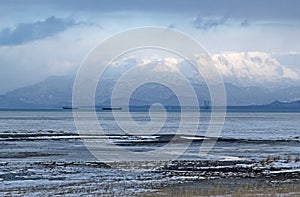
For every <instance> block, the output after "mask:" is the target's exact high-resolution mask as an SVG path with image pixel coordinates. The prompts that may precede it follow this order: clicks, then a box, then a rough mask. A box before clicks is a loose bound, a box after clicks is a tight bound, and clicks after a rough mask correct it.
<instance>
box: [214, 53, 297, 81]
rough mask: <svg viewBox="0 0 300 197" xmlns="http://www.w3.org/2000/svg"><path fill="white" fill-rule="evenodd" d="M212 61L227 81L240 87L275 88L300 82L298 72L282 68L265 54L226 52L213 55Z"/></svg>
mask: <svg viewBox="0 0 300 197" xmlns="http://www.w3.org/2000/svg"><path fill="white" fill-rule="evenodd" d="M212 59H213V61H214V62H215V65H216V66H217V68H218V69H219V71H220V72H221V74H222V75H223V77H224V78H225V81H226V80H227V81H229V82H232V83H235V84H237V85H240V86H251V85H264V86H273V85H278V83H286V82H288V81H291V80H300V73H299V72H298V71H297V70H292V69H290V68H287V67H284V66H282V65H281V64H280V63H279V62H278V61H277V60H276V59H275V58H273V57H272V56H271V55H270V54H267V53H263V52H239V53H235V52H226V53H221V54H213V55H212Z"/></svg>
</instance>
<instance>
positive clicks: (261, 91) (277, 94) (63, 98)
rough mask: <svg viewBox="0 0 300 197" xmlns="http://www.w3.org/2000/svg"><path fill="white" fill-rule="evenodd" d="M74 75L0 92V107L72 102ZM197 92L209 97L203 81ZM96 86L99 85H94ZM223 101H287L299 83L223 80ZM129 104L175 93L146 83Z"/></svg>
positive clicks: (168, 99) (298, 91)
mask: <svg viewBox="0 0 300 197" xmlns="http://www.w3.org/2000/svg"><path fill="white" fill-rule="evenodd" d="M73 81H74V78H73V77H70V76H52V77H49V78H47V79H45V80H44V81H41V82H40V83H37V84H35V85H31V86H28V87H24V88H19V89H16V90H14V91H11V92H8V93H6V94H3V95H0V108H62V107H63V106H71V105H72V88H73ZM112 85H113V83H112V82H111V81H106V82H105V81H104V82H103V83H102V85H101V86H104V87H106V88H103V89H101V90H98V91H97V92H96V101H95V103H96V105H102V106H103V105H105V106H108V105H110V91H111V86H112ZM193 86H194V88H195V91H196V92H197V93H198V98H199V103H200V104H203V103H204V100H209V91H208V89H207V86H206V85H205V84H201V83H197V84H193ZM98 89H99V88H98ZM225 89H226V94H227V105H231V106H233V105H234V106H244V105H264V104H269V103H271V102H273V101H275V100H279V101H285V102H291V101H296V100H298V99H299V98H300V88H299V87H288V88H281V89H278V90H269V89H266V88H262V87H254V86H252V87H247V88H242V87H238V86H236V85H233V84H230V83H225ZM130 102H131V103H130V104H131V105H137V106H139V105H149V104H153V103H162V104H164V105H170V106H174V105H175V106H176V105H178V100H177V98H176V96H175V95H174V94H173V93H172V91H169V90H167V89H165V88H164V87H162V86H159V85H157V84H149V85H148V86H147V87H144V88H141V89H140V90H139V91H136V92H135V93H134V94H132V97H131V100H130Z"/></svg>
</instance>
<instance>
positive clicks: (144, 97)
mask: <svg viewBox="0 0 300 197" xmlns="http://www.w3.org/2000/svg"><path fill="white" fill-rule="evenodd" d="M212 59H213V61H214V62H215V65H216V67H217V68H218V70H219V71H220V73H221V75H222V76H223V78H224V81H225V89H226V94H227V103H228V105H260V104H268V103H271V102H273V101H275V100H279V101H285V102H290V101H296V100H300V83H299V81H300V72H299V69H298V68H297V67H286V66H285V65H283V64H282V63H280V62H279V61H277V60H276V58H274V57H273V56H272V55H269V54H266V53H260V52H251V53H250V52H248V53H223V54H214V55H212ZM136 66H139V69H138V70H137V72H136V76H137V77H140V78H141V79H142V80H143V75H142V73H143V74H145V75H146V76H147V75H157V76H159V77H160V78H161V79H163V80H165V81H168V82H169V83H170V84H173V85H176V86H181V85H182V84H180V83H179V82H178V81H177V80H176V78H174V75H173V74H175V73H177V72H180V73H182V74H183V75H184V76H185V77H186V78H187V79H188V81H189V83H190V84H192V86H193V87H194V89H195V91H196V92H197V96H198V100H199V103H200V104H203V102H204V100H209V91H208V88H207V86H206V84H205V83H204V81H203V80H202V78H201V76H200V75H199V74H198V73H197V72H196V70H195V68H193V67H192V66H191V65H189V63H187V62H186V61H184V60H183V59H176V58H174V57H164V58H159V57H147V58H133V57H127V58H125V59H123V60H119V61H116V62H114V64H113V65H111V66H110V67H109V68H108V69H107V70H106V72H105V73H104V75H103V77H102V79H101V82H100V84H99V85H98V87H97V91H96V97H95V103H96V105H109V104H110V96H111V92H112V89H113V87H114V85H115V83H116V80H118V79H119V78H120V77H121V76H122V75H123V74H124V72H126V71H128V70H130V69H132V68H135V67H136ZM136 79H137V78H135V77H131V78H129V79H127V81H126V82H127V83H131V80H136ZM73 81H74V77H70V76H60V77H49V78H47V79H46V80H44V81H42V82H40V83H37V84H35V85H32V86H28V87H24V88H20V89H17V90H14V91H11V92H8V93H6V94H4V95H0V108H61V107H62V106H70V105H71V101H72V87H73ZM120 100H122V98H120ZM157 102H158V103H162V104H165V105H178V100H177V99H175V96H174V93H173V92H172V91H170V89H167V88H166V87H162V86H161V85H159V84H148V85H146V86H143V87H142V88H139V89H138V90H137V91H135V92H134V93H133V94H132V99H131V104H132V105H148V104H153V103H157Z"/></svg>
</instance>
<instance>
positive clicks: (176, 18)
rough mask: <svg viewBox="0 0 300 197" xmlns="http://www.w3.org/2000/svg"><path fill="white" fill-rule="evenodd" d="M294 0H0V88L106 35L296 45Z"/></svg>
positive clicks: (20, 82)
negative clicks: (170, 31) (168, 31)
mask: <svg viewBox="0 0 300 197" xmlns="http://www.w3.org/2000/svg"><path fill="white" fill-rule="evenodd" d="M299 9H300V1H298V0H281V1H279V0H252V1H248V0H245V1H243V0H228V1H225V0H207V1H201V0H186V1H183V0H181V1H178V0H165V1H164V0H152V1H151V0H148V1H143V0H127V1H121V0H120V1H114V0H107V1H96V0H95V1H86V0H79V1H76V0H43V1H40V0H18V1H17V0H1V1H0V94H1V93H4V92H7V91H10V90H12V89H15V88H18V87H22V86H26V85H30V84H33V83H36V82H38V81H40V80H43V79H44V78H46V77H48V76H51V75H68V74H72V73H75V72H76V69H77V68H78V66H79V65H80V63H81V61H82V60H83V58H84V57H85V56H86V55H87V54H88V52H89V51H91V50H92V49H93V48H94V47H95V46H97V44H99V42H101V41H102V40H103V39H105V38H107V37H109V36H111V35H113V34H115V33H118V32H120V31H124V30H126V29H130V28H134V27H141V26H162V27H169V28H174V29H178V30H180V31H183V32H184V33H186V34H188V35H190V36H191V37H193V38H194V39H196V40H197V41H198V42H199V43H200V44H201V45H202V46H203V47H204V48H205V49H206V50H207V51H208V52H210V53H221V52H224V51H237V52H241V51H262V52H267V53H279V54H280V53H287V52H300V39H299V35H300V11H299Z"/></svg>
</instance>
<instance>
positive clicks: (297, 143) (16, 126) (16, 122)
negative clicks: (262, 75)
mask: <svg viewBox="0 0 300 197" xmlns="http://www.w3.org/2000/svg"><path fill="white" fill-rule="evenodd" d="M131 115H132V119H133V121H134V122H135V123H136V124H138V125H140V127H138V128H139V129H141V128H144V129H143V137H138V138H136V137H132V136H124V132H123V131H122V129H120V127H119V126H118V124H116V121H115V119H114V117H113V116H112V114H111V113H109V112H97V116H98V120H99V123H100V124H101V125H102V128H103V130H104V131H105V133H106V134H107V135H108V136H114V137H113V139H112V140H110V141H109V142H110V143H114V146H116V145H117V146H119V147H121V148H123V147H124V148H129V149H131V150H133V151H134V150H135V149H136V150H138V151H147V150H148V149H149V150H150V149H151V150H152V149H155V148H157V147H162V146H164V145H165V144H167V142H164V143H161V142H160V141H159V139H158V138H157V136H159V135H166V136H171V137H172V135H173V134H176V132H177V129H178V126H179V124H180V112H169V113H168V116H167V118H166V121H165V122H164V124H163V127H162V129H160V128H159V127H157V128H156V127H155V126H154V127H153V126H152V127H151V129H153V130H158V131H156V133H155V134H153V131H151V132H150V134H153V135H152V136H151V135H150V134H149V135H148V136H147V135H146V136H145V133H146V134H147V128H148V127H147V124H149V123H150V122H151V120H152V121H154V122H155V120H159V118H160V117H161V116H160V112H157V113H156V114H155V113H154V115H153V116H151V118H152V119H151V118H150V116H149V113H148V112H132V114H131ZM189 117H190V118H189V119H188V120H187V121H188V124H187V125H193V124H195V122H197V121H196V119H197V117H195V116H194V114H193V113H192V112H191V114H190V116H189ZM82 120H83V121H82V122H83V123H84V124H86V126H87V128H88V126H89V124H90V116H89V113H83V119H82ZM119 120H120V121H129V120H128V119H127V117H126V116H125V115H124V117H122V113H121V118H120V119H119ZM209 120H210V114H209V113H201V117H200V120H199V124H198V132H197V136H205V134H206V133H205V132H206V129H207V127H208V125H209ZM299 120H300V113H271V112H265V113H261V112H260V113H247V112H243V113H227V115H226V119H225V122H224V126H223V129H222V132H221V133H220V136H219V138H218V141H217V143H216V144H215V145H214V147H213V149H212V150H211V151H210V152H209V153H208V154H207V155H206V156H205V157H199V154H198V151H199V147H201V143H202V140H197V139H198V138H193V136H188V139H194V141H193V142H192V143H191V145H190V146H189V148H188V149H187V150H186V152H185V155H183V156H181V158H183V159H220V160H226V159H241V158H242V159H262V158H265V157H267V156H268V155H282V156H286V155H298V154H299V153H300V121H299ZM196 126H197V125H196ZM129 129H132V130H135V133H138V132H139V130H137V128H135V127H129ZM185 129H186V134H187V135H188V134H189V127H187V128H185ZM90 133H93V131H91V132H90ZM77 134H78V132H77V130H76V126H75V123H74V118H73V114H72V111H63V110H57V111H55V110H53V111H0V146H1V155H0V160H2V161H5V160H8V159H9V160H19V159H20V154H16V153H18V152H21V153H22V154H24V152H25V153H26V152H29V153H32V156H30V154H29V155H26V154H25V155H26V156H23V157H22V159H23V160H29V161H32V160H34V161H36V160H66V161H68V160H81V161H84V160H97V159H96V158H95V157H94V156H93V155H92V154H91V153H90V152H89V151H88V150H87V149H86V148H85V146H84V144H83V143H82V139H81V137H80V136H78V135H77ZM95 135H97V131H95ZM120 135H122V136H121V137H120ZM185 139H186V138H185ZM144 142H147V143H144ZM110 151H112V150H111V149H106V150H104V152H103V154H110ZM10 153H13V154H10ZM38 153H41V154H38ZM45 153H47V154H45ZM22 154H21V155H22ZM172 154H176V151H175V153H172Z"/></svg>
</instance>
